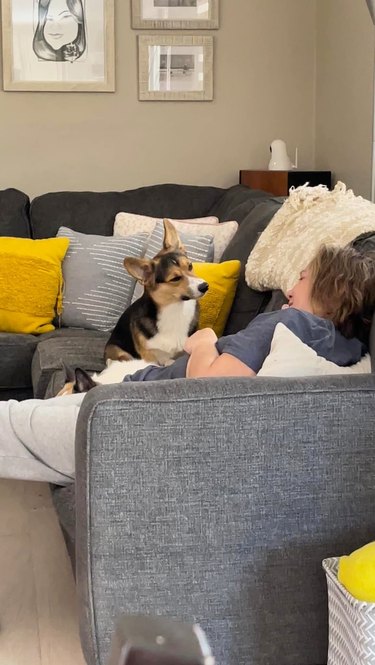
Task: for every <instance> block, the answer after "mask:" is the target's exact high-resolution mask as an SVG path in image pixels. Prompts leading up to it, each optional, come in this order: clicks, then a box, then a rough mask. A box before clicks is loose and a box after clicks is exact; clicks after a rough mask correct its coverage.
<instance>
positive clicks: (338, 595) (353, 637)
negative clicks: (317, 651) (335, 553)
mask: <svg viewBox="0 0 375 665" xmlns="http://www.w3.org/2000/svg"><path fill="white" fill-rule="evenodd" d="M338 564H339V559H338V558H336V557H335V558H331V559H324V561H323V568H324V570H325V573H326V575H327V586H328V611H329V647H328V665H374V664H375V603H365V602H363V601H360V600H356V598H353V596H352V595H351V594H350V593H349V592H348V591H347V590H346V589H345V588H344V587H343V585H342V584H341V583H340V582H339V581H338V579H337V571H338Z"/></svg>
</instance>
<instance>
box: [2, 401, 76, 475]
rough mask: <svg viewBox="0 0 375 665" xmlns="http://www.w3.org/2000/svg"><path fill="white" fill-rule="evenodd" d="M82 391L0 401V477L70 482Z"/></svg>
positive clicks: (72, 473)
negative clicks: (46, 397) (43, 398)
mask: <svg viewBox="0 0 375 665" xmlns="http://www.w3.org/2000/svg"><path fill="white" fill-rule="evenodd" d="M85 394H86V393H80V394H75V395H65V396H64V397H52V398H51V399H46V400H42V399H28V400H25V401H23V402H17V401H16V400H13V399H11V400H8V401H7V402H0V478H13V479H16V480H41V481H45V482H49V483H55V484H56V485H67V484H68V483H71V482H73V480H74V475H75V473H74V467H75V464H74V462H75V460H74V441H75V430H76V423H77V418H78V413H79V409H80V406H81V403H82V400H83V398H84V397H85Z"/></svg>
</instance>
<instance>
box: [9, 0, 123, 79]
mask: <svg viewBox="0 0 375 665" xmlns="http://www.w3.org/2000/svg"><path fill="white" fill-rule="evenodd" d="M1 5H2V32H3V85H4V90H40V91H58V92H59V91H62V92H63V91H70V92H75V91H77V92H81V91H92V92H113V91H114V89H115V68H114V54H115V50H114V0H27V2H26V0H2V3H1Z"/></svg>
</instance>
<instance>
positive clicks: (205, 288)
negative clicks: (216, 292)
mask: <svg viewBox="0 0 375 665" xmlns="http://www.w3.org/2000/svg"><path fill="white" fill-rule="evenodd" d="M198 291H200V292H201V293H206V291H208V284H207V282H202V283H201V284H199V286H198Z"/></svg>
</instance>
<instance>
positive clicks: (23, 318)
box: [0, 237, 69, 335]
mask: <svg viewBox="0 0 375 665" xmlns="http://www.w3.org/2000/svg"><path fill="white" fill-rule="evenodd" d="M68 246H69V240H68V238H49V239H47V240H29V239H26V238H4V237H2V238H0V331H1V332H9V333H31V334H35V335H39V334H40V333H45V332H49V331H50V330H54V328H55V327H54V326H53V325H52V320H53V319H54V317H55V315H56V314H61V311H62V285H63V278H62V271H61V262H62V260H63V258H64V256H65V254H66V251H67V249H68Z"/></svg>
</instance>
